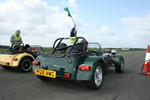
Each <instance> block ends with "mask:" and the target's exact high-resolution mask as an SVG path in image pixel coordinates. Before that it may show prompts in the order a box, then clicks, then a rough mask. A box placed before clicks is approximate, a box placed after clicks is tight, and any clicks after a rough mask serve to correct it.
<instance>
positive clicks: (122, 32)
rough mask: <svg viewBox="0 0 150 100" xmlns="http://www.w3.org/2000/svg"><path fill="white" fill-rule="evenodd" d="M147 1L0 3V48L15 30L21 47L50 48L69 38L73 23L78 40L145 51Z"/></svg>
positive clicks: (149, 35) (149, 29)
mask: <svg viewBox="0 0 150 100" xmlns="http://www.w3.org/2000/svg"><path fill="white" fill-rule="evenodd" d="M149 4H150V1H149V0H0V45H9V44H10V43H9V41H10V37H11V35H12V34H14V32H15V30H16V29H20V30H21V36H22V38H23V41H24V43H25V44H26V43H28V44H32V45H35V44H39V45H42V46H47V47H48V46H51V45H52V44H53V42H54V40H55V39H56V38H58V37H68V36H69V33H70V30H71V28H72V27H73V23H72V20H71V19H70V17H68V16H67V13H66V12H65V11H64V10H63V9H64V8H65V7H69V9H70V11H71V14H72V16H73V18H74V20H75V22H76V24H77V29H78V36H83V37H85V38H86V39H87V40H88V41H91V42H95V41H96V42H99V43H100V44H101V45H102V47H123V48H125V47H137V48H146V46H147V45H148V44H150V6H149Z"/></svg>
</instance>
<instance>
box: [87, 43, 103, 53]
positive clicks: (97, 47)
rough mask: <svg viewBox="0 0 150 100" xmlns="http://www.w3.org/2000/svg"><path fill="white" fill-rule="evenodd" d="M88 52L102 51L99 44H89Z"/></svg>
mask: <svg viewBox="0 0 150 100" xmlns="http://www.w3.org/2000/svg"><path fill="white" fill-rule="evenodd" d="M87 50H88V51H98V52H100V51H102V49H101V46H100V44H99V43H89V44H88V48H87Z"/></svg>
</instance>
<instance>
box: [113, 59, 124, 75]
mask: <svg viewBox="0 0 150 100" xmlns="http://www.w3.org/2000/svg"><path fill="white" fill-rule="evenodd" d="M115 70H116V73H122V72H123V71H124V59H123V58H121V59H120V64H119V65H118V64H116V65H115Z"/></svg>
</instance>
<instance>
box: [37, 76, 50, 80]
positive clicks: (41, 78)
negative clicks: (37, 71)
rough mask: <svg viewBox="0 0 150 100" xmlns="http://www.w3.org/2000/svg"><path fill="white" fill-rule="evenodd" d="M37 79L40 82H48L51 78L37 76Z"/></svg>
mask: <svg viewBox="0 0 150 100" xmlns="http://www.w3.org/2000/svg"><path fill="white" fill-rule="evenodd" d="M37 78H38V79H40V80H42V81H48V80H50V79H51V78H48V77H44V76H39V75H37Z"/></svg>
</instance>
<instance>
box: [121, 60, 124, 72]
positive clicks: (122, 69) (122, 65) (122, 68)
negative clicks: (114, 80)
mask: <svg viewBox="0 0 150 100" xmlns="http://www.w3.org/2000/svg"><path fill="white" fill-rule="evenodd" d="M120 68H121V71H124V64H123V60H121V67H120Z"/></svg>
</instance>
